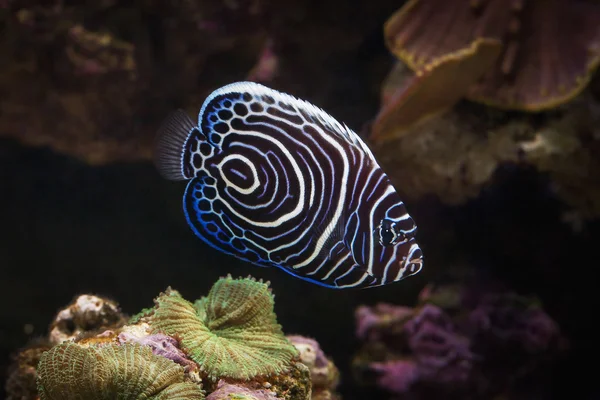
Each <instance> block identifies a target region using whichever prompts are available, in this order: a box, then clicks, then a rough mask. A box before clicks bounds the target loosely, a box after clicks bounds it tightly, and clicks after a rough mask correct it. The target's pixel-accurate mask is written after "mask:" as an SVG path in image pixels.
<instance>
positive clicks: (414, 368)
mask: <svg viewBox="0 0 600 400" xmlns="http://www.w3.org/2000/svg"><path fill="white" fill-rule="evenodd" d="M370 369H371V370H372V371H374V372H375V373H377V375H378V376H377V385H378V386H380V387H382V388H386V389H387V390H389V391H390V392H393V393H406V392H408V391H409V390H410V388H411V386H412V385H413V384H415V383H416V382H418V381H419V379H420V377H421V376H420V370H419V366H418V365H417V363H416V362H414V361H412V360H396V361H387V362H374V363H372V364H371V365H370Z"/></svg>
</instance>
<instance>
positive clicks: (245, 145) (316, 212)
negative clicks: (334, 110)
mask: <svg viewBox="0 0 600 400" xmlns="http://www.w3.org/2000/svg"><path fill="white" fill-rule="evenodd" d="M247 124H248V125H250V126H253V125H259V126H264V125H268V124H265V123H263V122H261V123H247ZM268 126H269V127H270V128H272V129H274V130H276V131H278V132H279V133H280V134H281V135H282V136H284V137H286V138H287V139H289V140H292V141H293V142H295V143H297V144H298V145H299V146H302V147H304V148H305V149H306V151H307V153H308V154H310V156H311V158H312V160H313V161H314V164H315V167H316V168H318V169H319V171H320V174H321V179H322V180H323V181H324V180H325V174H324V173H323V170H322V168H321V167H320V163H319V162H318V161H317V159H316V157H315V155H314V154H313V152H312V151H311V149H310V148H309V147H308V146H306V145H305V144H304V143H302V142H299V141H298V140H297V139H295V138H294V137H292V136H290V135H289V134H287V132H285V131H284V130H282V129H280V128H279V127H277V126H271V125H268ZM252 132H253V131H250V132H249V134H252ZM244 133H245V132H244ZM234 143H236V145H239V146H242V147H245V148H249V149H252V150H256V151H258V149H256V148H255V147H254V146H250V145H247V144H244V143H241V142H232V145H233V144H234ZM332 168H333V166H332ZM312 169H313V168H308V170H309V172H310V178H311V179H310V182H311V185H312V188H311V200H314V195H315V190H316V189H315V184H314V176H313V174H312ZM275 179H276V188H275V189H276V190H278V188H279V177H278V175H277V174H275ZM323 196H324V190H323V191H322V193H321V202H320V203H319V204H320V205H322V204H323ZM260 207H263V206H262V205H261V206H252V207H250V206H248V208H260ZM319 211H320V208H319V209H318V210H315V211H314V212H313V218H312V222H313V223H314V221H315V220H316V218H317V217H318V216H319ZM310 225H312V223H311V224H310ZM306 233H307V231H306V230H305V231H302V232H301V234H299V235H297V238H296V239H295V240H294V241H289V242H288V243H287V244H284V245H281V246H279V247H277V248H274V249H271V250H270V251H271V252H277V251H281V250H284V249H286V248H288V247H292V246H295V245H296V244H297V243H298V242H299V241H300V240H302V239H303V238H304V236H305V235H306ZM255 234H256V236H257V237H259V238H260V239H262V240H263V241H269V240H273V239H274V238H273V237H265V236H264V235H260V234H258V233H255ZM287 234H289V233H288V232H286V233H285V235H287ZM282 236H284V234H282V235H279V236H278V237H276V239H279V238H280V237H282ZM261 248H262V247H261ZM298 255H299V254H291V255H290V256H288V257H287V258H286V259H285V260H284V262H287V261H288V260H289V258H291V257H295V256H296V257H297V256H298Z"/></svg>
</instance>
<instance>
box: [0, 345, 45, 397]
mask: <svg viewBox="0 0 600 400" xmlns="http://www.w3.org/2000/svg"><path fill="white" fill-rule="evenodd" d="M51 347H52V345H51V344H50V343H48V342H47V341H34V342H32V343H31V344H29V345H28V346H27V347H26V348H24V349H22V350H21V351H20V352H19V353H18V354H17V355H16V357H15V359H14V360H13V363H12V365H11V367H10V368H9V371H8V378H7V380H6V394H7V397H6V399H7V400H23V399H33V398H35V397H37V386H36V379H37V371H36V367H37V365H38V363H39V361H40V358H41V356H42V354H43V353H44V352H45V351H48V350H49V349H50V348H51Z"/></svg>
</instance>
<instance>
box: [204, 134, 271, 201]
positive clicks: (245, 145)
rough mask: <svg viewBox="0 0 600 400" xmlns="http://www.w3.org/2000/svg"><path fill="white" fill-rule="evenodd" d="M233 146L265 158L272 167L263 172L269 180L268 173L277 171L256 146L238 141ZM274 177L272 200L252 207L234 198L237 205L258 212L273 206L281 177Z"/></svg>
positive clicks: (269, 199)
mask: <svg viewBox="0 0 600 400" xmlns="http://www.w3.org/2000/svg"><path fill="white" fill-rule="evenodd" d="M231 146H232V147H233V146H240V147H243V148H245V149H249V150H251V151H253V152H255V153H257V154H258V155H259V156H260V157H261V158H264V159H266V160H267V165H268V166H269V167H270V169H269V170H268V171H263V172H265V175H266V176H267V179H268V178H269V176H270V175H269V173H268V172H271V171H275V169H276V168H275V166H274V165H273V164H272V163H271V160H270V159H269V158H268V157H267V155H266V154H265V153H263V152H262V151H261V150H260V149H258V148H257V147H255V146H250V145H247V144H245V143H241V142H237V141H236V142H232V143H231ZM278 161H279V160H278ZM279 162H281V161H279ZM206 172H207V173H208V171H206ZM257 173H258V171H257ZM272 175H273V176H275V189H274V190H272V195H271V197H270V198H268V199H266V201H265V202H263V203H260V204H257V205H253V206H252V205H249V204H245V203H243V202H242V201H240V200H238V199H236V198H235V197H234V198H233V200H235V201H236V202H237V203H238V204H239V205H240V206H242V207H245V208H248V209H251V210H258V209H260V208H265V207H269V206H270V205H271V204H272V202H273V199H274V198H275V195H276V194H277V193H278V192H279V175H278V174H276V173H273V174H272Z"/></svg>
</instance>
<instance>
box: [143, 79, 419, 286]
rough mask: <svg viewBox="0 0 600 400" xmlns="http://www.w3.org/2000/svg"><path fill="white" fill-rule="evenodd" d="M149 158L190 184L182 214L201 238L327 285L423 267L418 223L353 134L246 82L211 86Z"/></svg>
mask: <svg viewBox="0 0 600 400" xmlns="http://www.w3.org/2000/svg"><path fill="white" fill-rule="evenodd" d="M155 162H156V165H157V168H158V170H159V172H160V173H161V175H163V176H164V177H165V178H167V179H170V180H189V183H188V185H187V188H186V190H185V194H184V196H183V210H184V214H185V217H186V219H187V222H188V224H189V225H190V227H191V228H192V230H193V231H194V233H195V234H196V235H197V236H198V237H199V238H200V239H202V240H203V241H204V242H205V243H207V244H208V245H210V246H212V247H214V248H216V249H218V250H220V251H222V252H224V253H227V254H230V255H233V256H235V257H237V258H240V259H242V260H246V261H248V262H250V263H253V264H255V265H258V266H262V267H271V266H273V267H278V268H281V269H282V270H284V271H286V272H288V273H290V274H292V275H294V276H296V277H298V278H301V279H304V280H307V281H311V282H313V283H316V284H318V285H322V286H327V287H331V288H338V289H341V288H351V287H369V286H381V285H385V284H388V283H392V282H395V281H399V280H401V279H403V278H406V277H408V276H411V275H414V274H416V273H417V272H419V271H420V270H421V267H422V264H423V254H422V252H421V249H420V248H419V246H418V244H417V242H416V241H415V234H416V230H417V227H416V225H415V223H414V221H413V219H412V218H411V217H410V215H409V214H408V213H407V211H406V208H405V206H404V203H402V200H400V197H399V196H398V193H397V192H396V190H395V189H394V187H393V186H392V184H391V182H390V180H389V178H388V176H387V175H386V174H385V173H384V172H383V170H382V169H381V167H380V166H379V165H378V164H377V161H376V160H375V157H374V156H373V154H372V153H371V151H370V150H369V148H368V147H367V145H366V144H365V143H364V142H363V141H362V140H361V139H360V137H359V136H358V135H357V134H356V133H355V132H353V131H352V130H350V129H349V128H348V127H346V126H345V125H343V124H340V123H339V122H338V121H336V120H335V119H334V118H333V117H331V116H330V115H329V114H327V113H326V112H324V111H323V110H321V109H320V108H318V107H316V106H314V105H312V104H310V103H308V102H306V101H303V100H300V99H297V98H295V97H293V96H290V95H288V94H284V93H281V92H278V91H276V90H273V89H269V88H267V87H265V86H263V85H259V84H257V83H252V82H238V83H232V84H230V85H227V86H224V87H221V88H220V89H217V90H215V91H214V92H213V93H212V94H211V95H210V96H208V98H207V99H206V100H205V101H204V104H203V105H202V108H201V109H200V113H199V114H198V123H197V124H196V123H194V122H193V121H192V120H191V119H190V118H189V117H188V116H187V114H186V113H185V112H183V111H181V110H178V111H176V112H174V113H173V114H172V115H171V116H169V117H168V118H167V119H166V121H165V122H164V124H163V125H162V127H161V128H160V131H159V133H158V136H157V142H156V149H155Z"/></svg>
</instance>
